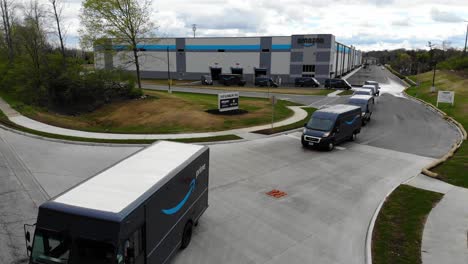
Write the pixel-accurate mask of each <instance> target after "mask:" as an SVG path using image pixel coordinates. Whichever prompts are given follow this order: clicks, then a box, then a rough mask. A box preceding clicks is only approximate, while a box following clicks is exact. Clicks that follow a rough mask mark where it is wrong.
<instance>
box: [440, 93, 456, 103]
mask: <svg viewBox="0 0 468 264" xmlns="http://www.w3.org/2000/svg"><path fill="white" fill-rule="evenodd" d="M454 102H455V92H451V91H439V93H438V94H437V106H439V103H449V104H452V105H453V103H454Z"/></svg>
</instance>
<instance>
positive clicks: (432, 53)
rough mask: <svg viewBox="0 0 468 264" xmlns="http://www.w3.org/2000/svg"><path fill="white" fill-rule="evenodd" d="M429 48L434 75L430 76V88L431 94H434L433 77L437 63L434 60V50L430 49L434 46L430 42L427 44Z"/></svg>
mask: <svg viewBox="0 0 468 264" xmlns="http://www.w3.org/2000/svg"><path fill="white" fill-rule="evenodd" d="M427 46H428V47H429V50H430V51H429V52H430V53H431V60H432V63H433V67H434V73H433V74H432V87H431V92H435V75H436V67H437V62H436V60H435V59H434V50H433V49H432V47H434V46H435V44H432V43H431V42H430V41H429V42H428V45H427Z"/></svg>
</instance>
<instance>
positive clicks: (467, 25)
mask: <svg viewBox="0 0 468 264" xmlns="http://www.w3.org/2000/svg"><path fill="white" fill-rule="evenodd" d="M465 23H467V24H466V36H465V49H464V50H463V56H465V55H466V41H467V40H468V21H466V20H465Z"/></svg>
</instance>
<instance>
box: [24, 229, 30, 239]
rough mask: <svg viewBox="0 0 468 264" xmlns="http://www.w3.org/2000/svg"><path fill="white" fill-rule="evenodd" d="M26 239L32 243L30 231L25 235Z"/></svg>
mask: <svg viewBox="0 0 468 264" xmlns="http://www.w3.org/2000/svg"><path fill="white" fill-rule="evenodd" d="M24 237H25V238H26V241H27V242H31V233H30V232H29V231H27V232H26V234H25V235H24Z"/></svg>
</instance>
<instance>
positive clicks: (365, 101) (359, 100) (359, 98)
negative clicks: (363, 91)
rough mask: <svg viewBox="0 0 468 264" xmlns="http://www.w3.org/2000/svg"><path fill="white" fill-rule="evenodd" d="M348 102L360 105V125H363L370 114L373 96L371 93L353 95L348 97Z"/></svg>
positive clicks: (372, 107) (372, 106)
mask: <svg viewBox="0 0 468 264" xmlns="http://www.w3.org/2000/svg"><path fill="white" fill-rule="evenodd" d="M348 104H350V105H355V106H359V107H361V112H362V115H361V116H362V117H361V119H362V125H363V126H365V125H366V124H367V123H368V122H369V121H370V119H371V116H372V111H373V109H374V97H373V96H371V95H353V96H351V97H350V98H349V99H348Z"/></svg>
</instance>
